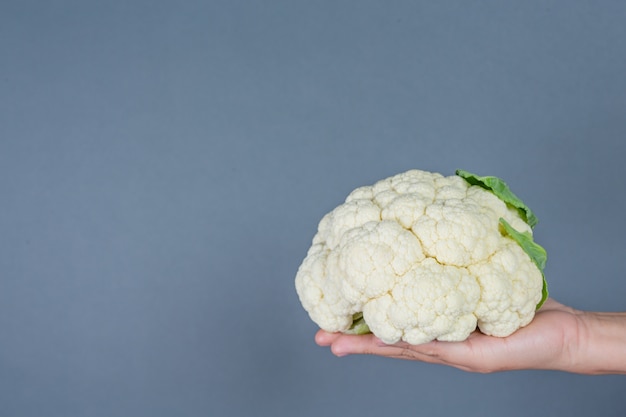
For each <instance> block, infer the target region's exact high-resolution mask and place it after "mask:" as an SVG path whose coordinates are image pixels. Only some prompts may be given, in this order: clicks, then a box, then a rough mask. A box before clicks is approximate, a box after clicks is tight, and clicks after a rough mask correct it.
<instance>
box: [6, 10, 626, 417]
mask: <svg viewBox="0 0 626 417" xmlns="http://www.w3.org/2000/svg"><path fill="white" fill-rule="evenodd" d="M625 19H626V2H621V1H602V2H587V1H568V2H565V1H562V2H557V1H530V2H500V1H493V2H485V1H467V2H466V1H463V2H460V1H459V2H451V1H444V2H417V1H413V2H408V1H391V2H383V1H310V2H300V1H272V2H260V1H247V2H243V1H183V2H170V1H103V2H91V1H56V2H32V1H6V0H5V1H3V2H2V3H0V199H1V200H0V213H1V216H0V274H1V277H0V415H1V416H47V417H54V416H174V415H175V416H273V415H291V416H318V415H342V416H363V415H365V416H367V415H397V416H405V415H406V416H414V415H418V414H420V415H421V414H424V415H435V416H436V415H464V416H484V415H506V416H522V415H530V414H541V415H558V416H589V415H602V416H618V415H620V416H623V415H624V414H625V413H626V397H625V396H624V392H626V379H625V378H624V377H623V376H597V377H589V376H580V375H572V374H566V373H561V372H542V371H521V372H513V373H502V374H494V375H475V374H467V373H463V372H461V371H457V370H455V369H449V368H444V367H438V366H433V365H427V364H420V363H414V362H402V361H394V360H390V359H383V358H375V357H364V356H358V357H357V356H355V357H347V358H342V359H338V358H335V357H334V356H332V354H331V353H330V352H329V350H328V349H325V348H320V347H318V346H316V345H315V344H314V342H313V335H314V333H315V331H316V327H315V325H314V324H313V323H312V322H310V320H309V319H308V317H307V315H306V313H305V312H304V311H303V310H302V308H301V307H300V304H299V301H298V299H297V296H296V294H295V290H294V287H293V279H294V276H295V272H296V270H297V267H298V265H299V264H300V262H301V260H302V259H303V257H304V255H305V252H306V250H307V249H308V247H309V244H310V240H311V238H312V236H313V234H314V232H315V228H316V226H317V223H318V221H319V219H320V218H321V216H322V215H323V214H324V213H326V212H327V211H329V210H330V209H332V208H333V207H334V206H336V205H337V204H339V203H340V202H341V201H342V199H343V198H344V197H345V196H346V195H347V194H348V193H349V192H350V191H351V190H352V189H353V188H355V187H357V186H360V185H365V184H370V183H372V182H374V181H376V180H378V179H380V178H383V177H386V176H389V175H392V174H395V173H398V172H401V171H404V170H406V169H409V168H420V169H425V170H431V171H438V172H442V173H444V174H452V173H453V172H454V170H455V169H456V168H464V169H467V170H470V171H475V172H477V173H479V174H484V175H488V174H489V175H498V176H501V177H503V178H505V179H506V180H507V182H508V183H509V185H511V187H512V188H513V190H514V191H515V192H516V193H517V194H519V195H520V196H521V197H523V198H524V199H525V201H526V202H527V203H528V204H529V205H530V206H531V207H532V208H533V209H534V210H535V212H536V213H537V215H538V217H539V219H540V224H539V226H538V227H537V231H536V239H537V241H538V242H540V243H541V244H543V246H545V247H546V248H547V250H548V252H549V261H548V268H547V275H548V279H549V282H550V289H551V293H552V295H553V296H554V297H555V298H556V299H558V300H560V301H562V302H564V303H566V304H569V305H572V306H575V307H578V308H582V309H590V310H613V311H614V310H624V309H626V304H625V302H624V299H625V297H624V295H625V294H626V280H625V279H624V277H625V276H626V256H624V255H625V253H624V243H623V241H624V236H625V235H626V221H624V205H625V204H626V197H625V194H624V192H625V190H626V183H625V182H626V180H625V178H626V164H625V163H624V158H625V156H626V116H625V110H626V75H625V74H626V25H625V24H624V22H625ZM512 359H513V360H514V358H512Z"/></svg>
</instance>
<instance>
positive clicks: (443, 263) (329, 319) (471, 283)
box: [295, 170, 547, 344]
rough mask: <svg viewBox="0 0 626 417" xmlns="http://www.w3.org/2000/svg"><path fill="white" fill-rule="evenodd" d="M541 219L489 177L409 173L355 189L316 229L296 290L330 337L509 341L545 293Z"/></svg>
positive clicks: (415, 341) (461, 173)
mask: <svg viewBox="0 0 626 417" xmlns="http://www.w3.org/2000/svg"><path fill="white" fill-rule="evenodd" d="M536 223H537V219H536V217H535V216H534V214H533V213H532V211H531V210H530V209H529V208H528V207H527V206H526V205H524V203H522V202H521V200H519V198H517V197H516V196H515V195H514V194H513V193H512V192H511V191H510V189H509V188H508V187H507V186H506V184H505V183H504V182H503V181H502V180H500V179H498V178H496V177H478V176H476V175H474V174H471V173H469V172H467V171H461V170H459V171H457V175H455V176H449V177H444V176H442V175H440V174H438V173H431V172H425V171H419V170H411V171H408V172H405V173H401V174H398V175H395V176H393V177H390V178H387V179H384V180H381V181H378V182H377V183H376V184H374V185H372V186H366V187H361V188H357V189H356V190H354V191H353V192H352V193H350V195H349V196H348V197H347V198H346V200H345V202H344V203H343V204H341V205H339V206H338V207H336V208H335V209H334V210H332V211H331V212H330V213H328V214H326V215H325V216H324V217H323V218H322V220H321V221H320V223H319V226H318V230H317V234H316V235H315V236H314V238H313V242H312V246H311V248H310V249H309V250H308V253H307V255H306V257H305V259H304V260H303V262H302V264H301V265H300V267H299V269H298V272H297V274H296V279H295V286H296V291H297V293H298V296H299V298H300V301H301V303H302V306H303V307H304V309H305V310H306V311H307V312H308V313H309V316H310V317H311V319H312V320H313V321H314V322H315V323H316V324H317V325H318V326H320V327H321V328H322V329H324V330H326V331H329V332H346V333H357V334H361V333H367V332H372V333H374V335H376V336H377V337H378V338H380V339H381V340H382V341H383V342H385V343H389V344H391V343H395V342H397V341H399V340H404V341H406V342H408V343H410V344H420V343H425V342H429V341H431V340H434V339H437V340H442V341H461V340H465V339H466V338H467V337H468V336H469V335H470V333H472V332H473V331H475V330H476V328H477V327H478V328H479V329H480V330H481V331H482V332H483V333H485V334H488V335H493V336H500V337H504V336H508V335H510V334H511V333H513V332H514V331H516V330H517V329H519V328H520V327H523V326H526V325H527V324H528V323H530V322H531V320H532V319H533V317H534V314H535V310H536V309H537V308H539V307H540V306H541V304H542V303H543V301H545V299H546V298H547V287H546V284H545V278H544V276H543V268H544V266H545V260H546V253H545V251H544V250H543V248H541V246H539V245H537V244H536V243H534V242H533V240H532V227H533V226H534V225H535V224H536Z"/></svg>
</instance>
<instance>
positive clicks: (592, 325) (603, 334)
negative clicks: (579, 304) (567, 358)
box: [572, 311, 626, 374]
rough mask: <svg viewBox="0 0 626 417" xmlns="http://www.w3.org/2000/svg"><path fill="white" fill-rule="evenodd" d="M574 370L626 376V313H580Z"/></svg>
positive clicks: (575, 344) (578, 315)
mask: <svg viewBox="0 0 626 417" xmlns="http://www.w3.org/2000/svg"><path fill="white" fill-rule="evenodd" d="M576 316H577V318H578V320H579V326H578V327H579V330H578V332H577V335H576V339H575V340H573V341H572V343H573V344H574V346H575V348H574V352H575V354H574V355H573V358H574V360H573V363H572V365H573V368H574V370H575V372H580V373H584V374H626V313H608V312H606V313H605V312H602V313H601V312H580V311H577V312H576Z"/></svg>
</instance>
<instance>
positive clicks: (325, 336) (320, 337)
mask: <svg viewBox="0 0 626 417" xmlns="http://www.w3.org/2000/svg"><path fill="white" fill-rule="evenodd" d="M340 336H341V333H330V332H327V331H324V330H319V331H318V332H317V333H316V334H315V343H317V344H318V345H320V346H330V345H332V344H333V342H334V341H335V340H337V338H338V337H340Z"/></svg>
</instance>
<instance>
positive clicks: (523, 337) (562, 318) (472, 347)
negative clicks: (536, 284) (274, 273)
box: [315, 299, 582, 373]
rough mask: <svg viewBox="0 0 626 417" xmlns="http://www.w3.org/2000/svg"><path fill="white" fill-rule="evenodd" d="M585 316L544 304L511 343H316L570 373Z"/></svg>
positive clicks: (476, 368)
mask: <svg viewBox="0 0 626 417" xmlns="http://www.w3.org/2000/svg"><path fill="white" fill-rule="evenodd" d="M580 315H581V312H579V311H577V310H574V309H572V308H570V307H567V306H564V305H563V304H560V303H558V302H556V301H554V300H552V299H548V300H546V302H545V303H544V305H543V306H542V307H541V309H540V310H539V311H538V312H537V314H536V316H535V318H534V320H533V321H532V322H531V323H530V324H529V325H528V326H526V327H524V328H522V329H519V330H518V331H517V332H515V333H513V334H512V335H511V336H509V337H504V338H500V337H493V336H486V335H484V334H482V333H480V332H479V331H476V332H474V333H472V334H471V335H470V336H469V338H468V339H467V340H465V341H463V342H439V341H432V342H429V343H424V344H421V345H410V344H408V343H405V342H398V343H396V344H393V345H387V344H385V343H383V342H381V341H380V340H379V339H378V338H376V337H375V336H374V335H372V334H368V335H361V336H355V335H344V334H341V333H327V332H325V331H323V330H320V331H319V332H318V333H317V334H316V336H315V340H316V342H317V344H319V345H320V346H330V347H331V350H332V352H333V353H334V354H335V355H338V356H345V355H349V354H371V355H379V356H385V357H389V358H398V359H408V360H417V361H422V362H428V363H436V364H444V365H449V366H454V367H456V368H459V369H463V370H465V371H472V372H483V373H488V372H496V371H505V370H514V369H571V368H572V367H575V366H576V364H574V363H572V362H573V361H574V359H573V358H574V357H575V355H574V352H573V350H574V349H576V346H577V343H575V341H576V340H578V339H579V333H580V331H581V327H582V325H581V320H580V319H579V317H580Z"/></svg>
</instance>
